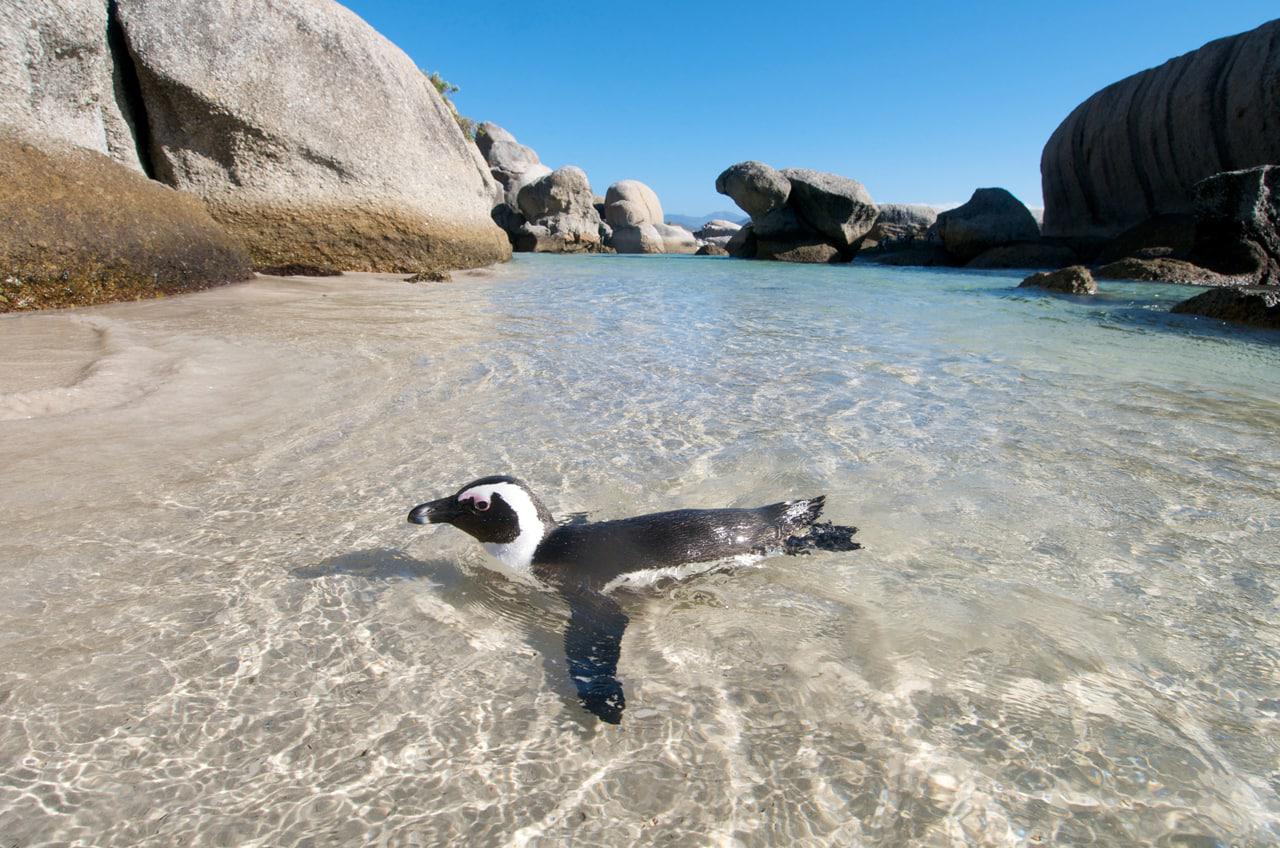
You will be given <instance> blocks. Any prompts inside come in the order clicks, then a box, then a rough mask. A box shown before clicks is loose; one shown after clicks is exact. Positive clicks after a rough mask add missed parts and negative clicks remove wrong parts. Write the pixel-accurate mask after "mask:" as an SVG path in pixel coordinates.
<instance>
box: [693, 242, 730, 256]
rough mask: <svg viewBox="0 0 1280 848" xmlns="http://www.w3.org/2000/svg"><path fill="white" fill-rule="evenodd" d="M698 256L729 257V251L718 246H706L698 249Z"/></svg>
mask: <svg viewBox="0 0 1280 848" xmlns="http://www.w3.org/2000/svg"><path fill="white" fill-rule="evenodd" d="M696 255H697V256H728V255H729V251H728V250H726V249H725V248H723V247H721V246H720V245H718V244H704V245H703V246H702V247H700V248H698V252H697V254H696Z"/></svg>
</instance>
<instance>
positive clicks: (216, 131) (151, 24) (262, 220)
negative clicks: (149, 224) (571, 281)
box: [117, 0, 510, 272]
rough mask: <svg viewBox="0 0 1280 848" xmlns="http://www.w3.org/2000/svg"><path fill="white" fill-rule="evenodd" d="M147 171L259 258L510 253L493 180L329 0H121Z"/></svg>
mask: <svg viewBox="0 0 1280 848" xmlns="http://www.w3.org/2000/svg"><path fill="white" fill-rule="evenodd" d="M117 9H118V12H117V14H118V16H119V20H120V24H121V26H122V31H123V36H124V39H125V41H126V42H127V44H128V48H129V53H130V55H131V56H132V57H133V60H134V65H135V67H136V71H137V76H138V82H139V84H140V89H141V95H142V99H143V101H144V102H145V104H146V115H147V125H148V128H149V131H150V142H151V143H150V153H151V166H152V169H153V171H154V173H155V175H156V177H157V178H158V179H160V180H162V181H164V182H165V183H168V184H169V185H172V186H174V187H176V188H179V189H182V190H184V191H188V192H191V193H192V194H195V195H197V196H199V197H200V198H202V199H203V200H204V201H205V203H206V204H207V206H208V208H209V210H210V211H211V213H212V214H213V217H214V218H215V219H217V220H218V221H219V222H221V223H222V224H223V225H224V226H225V227H227V228H228V229H229V230H230V231H231V232H232V233H233V234H235V235H238V236H239V237H241V238H242V240H243V241H244V242H245V243H246V244H247V245H248V247H249V250H250V253H251V255H252V257H253V260H254V262H255V263H257V264H259V265H285V264H289V263H301V264H310V265H318V266H328V267H337V268H344V269H348V270H370V271H375V270H376V271H404V272H413V271H417V270H421V269H422V268H424V267H433V266H447V267H471V266H476V265H483V264H487V263H490V262H494V261H498V260H502V259H506V258H507V257H508V256H510V246H509V244H508V243H507V239H506V238H505V236H504V235H503V233H502V231H501V230H500V229H498V227H497V226H496V225H495V224H494V223H493V221H492V220H491V218H490V214H489V213H490V209H491V208H492V206H493V198H494V196H495V193H496V186H495V185H494V183H493V182H492V180H491V178H490V177H489V174H488V169H487V168H485V167H484V163H483V160H482V159H481V158H480V156H479V152H478V150H477V149H476V147H475V146H474V145H472V144H471V143H470V142H469V141H468V140H467V139H466V138H464V137H463V135H462V132H461V130H460V129H459V128H458V125H457V123H456V122H455V121H454V119H453V115H452V114H451V113H450V111H449V109H448V107H447V106H446V105H445V104H444V102H443V100H442V99H441V98H440V96H439V95H438V94H437V93H436V91H435V89H434V88H433V87H432V86H431V84H430V83H429V82H428V81H427V79H426V77H425V76H424V75H423V74H422V72H421V71H419V70H418V68H417V67H416V66H415V65H414V63H413V61H412V60H411V59H409V57H408V56H406V55H405V54H404V53H403V52H402V51H401V50H400V49H399V48H397V47H395V46H394V45H393V44H391V43H390V42H389V41H387V40H386V39H385V38H383V37H382V36H380V35H379V34H378V33H376V32H374V30H373V29H371V28H370V27H369V26H368V25H367V24H366V23H364V21H362V20H360V19H359V18H358V17H356V15H354V14H352V13H351V12H350V11H348V10H347V9H345V8H343V7H342V6H339V5H338V4H337V3H331V2H322V0H272V2H269V3H268V2H265V0H244V2H239V3H225V2H218V1H217V0H184V2H177V0H118V5H117Z"/></svg>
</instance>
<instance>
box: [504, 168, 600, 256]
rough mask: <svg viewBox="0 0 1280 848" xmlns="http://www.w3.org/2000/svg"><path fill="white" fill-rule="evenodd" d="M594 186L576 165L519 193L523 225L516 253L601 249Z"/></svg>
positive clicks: (552, 174)
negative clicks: (592, 186)
mask: <svg viewBox="0 0 1280 848" xmlns="http://www.w3.org/2000/svg"><path fill="white" fill-rule="evenodd" d="M592 200H593V197H592V194H591V182H590V181H589V180H588V179H587V175H586V172H584V171H583V170H582V169H581V168H578V167H576V166H574V165H566V166H565V167H563V168H557V169H556V170H554V171H552V172H551V173H549V174H547V175H546V176H543V177H541V178H539V179H536V180H534V181H533V182H531V183H529V184H528V185H526V186H524V187H523V188H521V189H520V195H519V197H518V198H517V201H518V203H519V204H520V214H521V215H523V216H524V218H525V221H526V222H527V223H526V224H524V225H522V227H521V230H520V231H519V235H518V239H517V242H516V249H517V250H530V251H536V252H540V253H581V252H587V251H596V250H599V249H600V247H601V246H602V239H601V234H600V225H601V221H600V215H599V214H598V213H597V212H596V208H595V205H594V204H593V202H592Z"/></svg>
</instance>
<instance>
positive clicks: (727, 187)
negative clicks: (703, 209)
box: [716, 161, 791, 220]
mask: <svg viewBox="0 0 1280 848" xmlns="http://www.w3.org/2000/svg"><path fill="white" fill-rule="evenodd" d="M716 191H718V192H720V193H721V194H726V195H728V196H729V197H731V198H733V202H734V203H736V204H738V206H740V207H741V208H742V211H744V212H746V213H747V214H748V215H750V216H751V217H752V219H753V220H754V219H755V218H758V217H763V216H764V215H767V214H769V213H770V212H772V211H773V210H774V209H778V208H780V207H782V206H783V205H784V204H785V203H786V202H787V198H788V197H790V196H791V182H790V180H788V179H787V178H786V177H784V176H783V175H782V174H781V173H779V172H778V171H776V170H774V169H773V168H770V167H769V166H768V165H766V164H764V163H763V162H755V161H747V162H739V163H738V164H736V165H730V166H729V167H728V168H726V169H725V170H724V171H723V172H722V173H721V174H720V176H718V177H716Z"/></svg>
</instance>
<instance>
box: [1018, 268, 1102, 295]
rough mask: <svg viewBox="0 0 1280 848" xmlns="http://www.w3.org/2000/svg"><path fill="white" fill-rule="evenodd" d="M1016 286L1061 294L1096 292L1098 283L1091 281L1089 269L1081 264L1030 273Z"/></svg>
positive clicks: (1091, 276)
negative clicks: (1056, 269)
mask: <svg viewBox="0 0 1280 848" xmlns="http://www.w3.org/2000/svg"><path fill="white" fill-rule="evenodd" d="M1018 288H1020V289H1021V288H1040V289H1048V290H1049V291H1054V292H1062V293H1063V294H1097V293H1098V284H1097V283H1095V282H1094V281H1093V275H1092V274H1090V273H1089V269H1088V268H1086V267H1084V266H1083V265H1072V266H1071V267H1070V268H1063V269H1061V270H1058V271H1042V272H1041V273H1039V274H1032V275H1031V276H1030V277H1027V278H1026V279H1025V280H1023V281H1022V282H1021V283H1019V284H1018Z"/></svg>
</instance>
